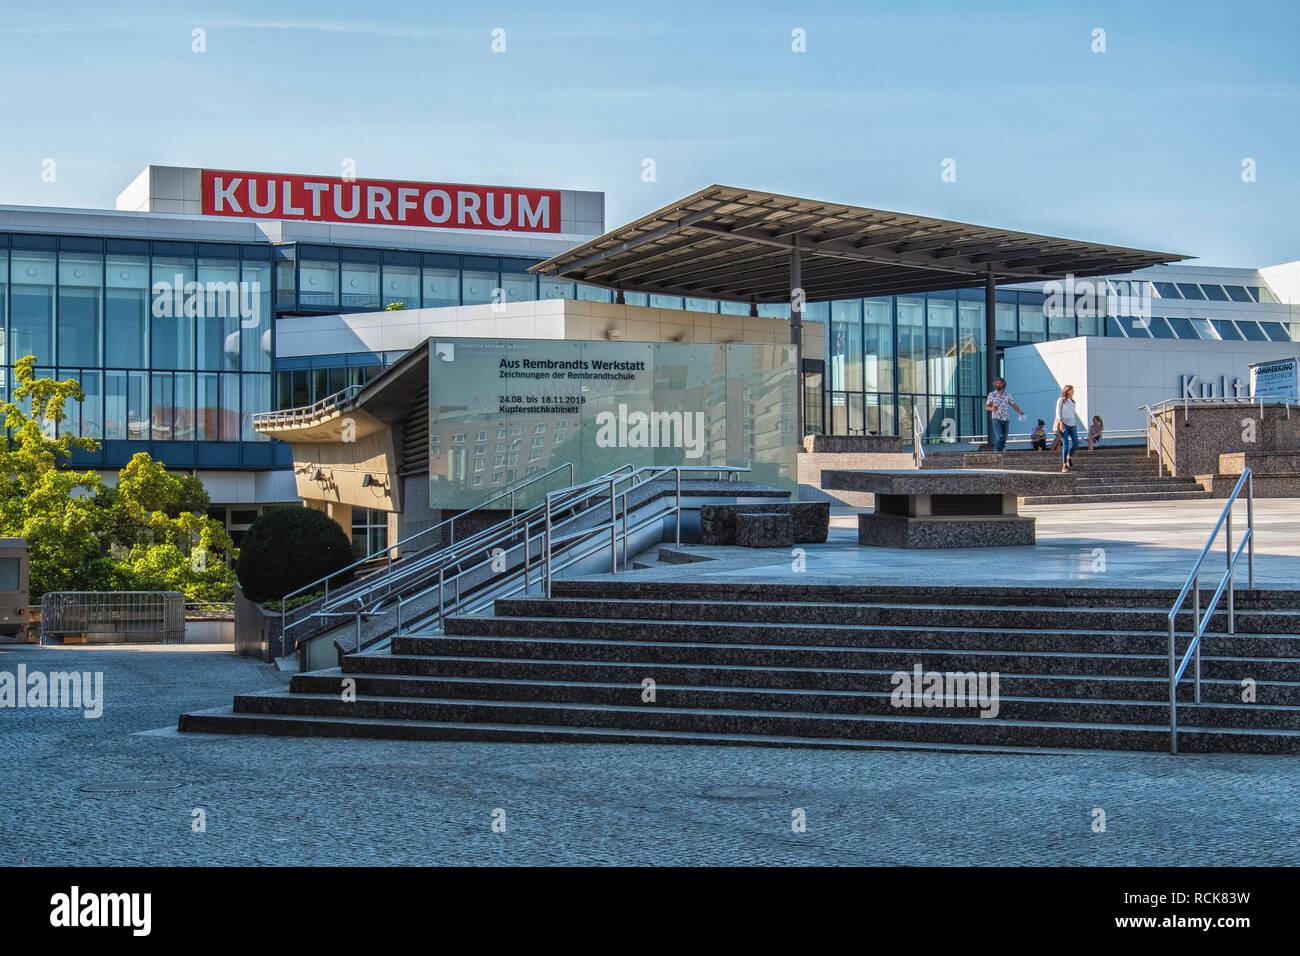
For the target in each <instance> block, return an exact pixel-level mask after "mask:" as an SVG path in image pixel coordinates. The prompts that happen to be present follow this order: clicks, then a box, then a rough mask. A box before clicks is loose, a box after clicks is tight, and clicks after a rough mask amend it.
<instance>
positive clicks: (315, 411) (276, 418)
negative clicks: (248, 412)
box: [253, 385, 361, 429]
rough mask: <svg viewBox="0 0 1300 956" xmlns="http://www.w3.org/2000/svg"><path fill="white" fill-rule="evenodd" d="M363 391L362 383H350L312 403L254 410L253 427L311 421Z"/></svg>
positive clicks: (346, 402)
mask: <svg viewBox="0 0 1300 956" xmlns="http://www.w3.org/2000/svg"><path fill="white" fill-rule="evenodd" d="M360 391H361V386H360V385H349V386H347V387H346V388H341V389H339V390H338V391H337V392H334V393H333V394H331V395H326V396H325V397H324V398H321V399H317V400H316V401H315V402H312V404H310V405H299V406H297V407H295V408H281V409H278V410H276V411H273V412H254V413H253V428H254V429H256V428H257V427H258V426H259V425H270V424H272V423H275V424H281V423H285V424H291V423H293V422H298V421H311V420H312V419H314V418H316V417H318V416H319V415H321V414H323V413H324V412H325V411H327V410H331V409H335V408H342V407H343V406H344V405H346V404H348V403H349V402H350V401H351V400H352V399H353V398H354V397H356V394H357V393H358V392H360Z"/></svg>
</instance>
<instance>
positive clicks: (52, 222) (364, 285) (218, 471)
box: [0, 166, 1300, 539]
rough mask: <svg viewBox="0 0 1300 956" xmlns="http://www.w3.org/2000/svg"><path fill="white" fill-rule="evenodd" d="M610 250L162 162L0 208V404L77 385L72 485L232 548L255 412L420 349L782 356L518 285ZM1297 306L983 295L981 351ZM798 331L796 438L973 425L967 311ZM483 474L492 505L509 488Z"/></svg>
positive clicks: (418, 202)
mask: <svg viewBox="0 0 1300 956" xmlns="http://www.w3.org/2000/svg"><path fill="white" fill-rule="evenodd" d="M604 229H605V223H604V195H603V193H600V192H582V191H572V190H558V189H531V188H513V187H486V186H456V185H447V184H430V183H399V182H391V181H371V180H354V179H335V178H331V177H304V176H283V175H280V174H265V173H238V172H225V171H210V170H199V169H186V168H179V167H160V166H151V167H148V168H147V169H146V170H145V171H144V172H142V173H141V175H140V176H139V177H138V178H137V179H136V180H135V181H134V182H133V183H131V184H130V185H129V186H128V187H127V189H126V190H124V192H123V193H122V195H121V196H119V197H118V202H117V208H116V209H115V210H77V209H54V208H33V207H21V206H4V207H0V323H2V325H3V334H2V335H0V397H4V398H7V397H8V395H9V390H10V388H11V386H12V368H13V365H14V362H15V361H17V360H18V359H19V358H21V357H23V356H25V355H33V356H35V357H36V363H37V368H38V370H39V372H38V374H40V375H43V376H57V377H59V378H66V377H75V378H77V379H79V380H80V381H81V383H82V386H83V388H84V389H85V393H86V399H85V401H84V402H81V403H79V404H78V406H77V407H75V408H72V409H69V418H68V422H67V427H68V428H69V429H70V430H72V431H74V432H76V433H77V434H80V435H83V436H86V437H90V438H94V439H96V440H97V441H99V442H100V443H101V448H100V450H99V451H98V452H95V453H84V454H81V453H79V455H78V459H77V462H76V464H78V465H79V466H82V467H91V468H100V469H104V470H105V471H106V472H107V473H111V472H112V471H114V470H115V469H116V468H118V467H120V466H121V465H122V464H124V463H125V462H126V461H128V460H129V459H130V457H131V455H132V454H134V453H135V452H137V451H148V452H149V453H150V454H152V455H153V456H154V457H156V458H157V459H159V460H161V461H163V462H164V463H166V464H167V465H168V466H169V467H172V468H177V469H185V470H189V471H193V472H195V473H197V474H199V475H200V476H201V477H202V478H203V480H204V482H205V485H206V486H207V487H208V489H209V491H210V493H211V495H212V499H213V506H214V510H213V514H214V517H218V518H221V519H222V520H224V521H225V522H226V523H227V526H228V527H229V528H230V529H231V530H232V532H233V533H234V534H235V535H236V537H237V536H238V534H239V532H240V531H241V530H242V529H243V528H245V527H247V525H248V523H250V522H251V521H252V519H253V518H254V517H255V516H256V514H257V511H258V510H259V509H260V508H262V507H264V506H266V505H269V504H276V503H296V502H297V501H298V500H299V497H298V495H297V493H296V491H295V486H294V480H293V475H292V472H291V465H292V456H291V455H290V452H289V449H288V447H287V446H286V445H285V444H284V443H282V442H279V441H275V440H272V439H270V438H268V437H267V436H266V435H264V434H261V433H259V432H258V431H257V430H256V429H255V428H254V427H253V416H254V415H255V414H258V413H262V412H267V411H272V410H275V409H283V408H290V407H298V406H304V405H309V404H311V403H313V402H316V401H319V400H321V399H323V398H325V397H326V396H329V395H332V394H335V393H337V392H339V391H340V390H342V389H345V388H347V387H349V386H354V385H362V384H364V383H365V382H367V381H370V380H371V379H373V378H374V377H375V376H376V375H377V374H378V373H379V372H380V371H382V370H383V369H384V368H385V367H387V366H390V365H392V364H393V363H394V362H395V361H397V360H398V359H399V358H400V357H401V356H403V355H405V354H406V353H407V352H408V351H409V350H410V349H412V348H414V347H416V346H417V345H418V344H420V343H422V342H424V341H426V340H427V339H428V338H429V337H430V336H437V335H458V336H478V337H499V336H513V337H519V338H567V339H589V340H598V341H599V340H605V341H615V340H618V339H620V338H622V339H623V340H625V341H629V342H632V341H648V342H702V341H709V342H742V341H745V342H753V341H758V342H779V341H781V340H782V333H781V331H780V327H781V325H783V324H784V321H783V320H786V319H788V317H789V309H788V307H787V306H782V305H772V304H758V305H751V304H750V303H745V302H729V301H718V300H714V299H696V298H690V297H686V296H677V295H653V294H646V293H631V292H629V293H627V294H626V295H625V296H624V297H623V301H622V302H616V301H615V294H614V293H613V292H611V291H610V290H608V289H604V288H597V287H595V286H585V285H583V284H581V283H574V282H567V281H554V280H552V279H550V278H548V277H545V276H538V275H536V274H533V273H531V272H530V271H529V269H530V267H532V266H534V265H536V264H537V263H539V262H541V261H543V260H545V259H547V258H548V257H550V256H553V255H556V254H557V253H559V252H562V251H564V250H566V249H569V248H572V247H574V246H575V245H578V244H580V243H582V242H584V241H586V240H589V239H591V238H593V237H596V236H599V235H601V234H602V233H603V232H604ZM1103 287H1104V289H1103ZM1089 296H1091V300H1089ZM214 302H215V303H216V304H215V305H214ZM1297 303H1300V269H1298V268H1297V266H1296V264H1294V263H1293V264H1288V265H1284V266H1275V267H1271V268H1264V269H1258V270H1252V269H1209V268H1204V267H1196V266H1187V265H1181V264H1180V265H1169V266H1161V267H1157V268H1153V269H1147V270H1143V271H1141V272H1138V273H1134V274H1133V275H1131V276H1124V277H1119V278H1117V279H1116V280H1114V281H1111V282H1106V281H1105V280H1102V281H1101V282H1098V283H1094V284H1093V286H1092V288H1091V291H1090V292H1083V293H1081V292H1080V289H1064V290H1062V289H1054V288H1050V287H1049V286H1048V285H1044V284H1041V283H1039V284H1035V285H1023V286H1015V287H1002V288H999V289H998V290H997V294H996V308H997V314H996V329H997V340H996V342H995V343H993V344H994V347H995V348H997V349H998V350H999V351H1000V352H1001V351H1002V350H1005V349H1007V348H1013V347H1016V346H1020V345H1025V344H1034V343H1043V342H1053V341H1058V340H1066V339H1072V338H1075V337H1078V336H1098V337H1103V338H1107V339H1115V340H1132V339H1144V340H1147V341H1152V340H1160V339H1168V340H1188V341H1191V340H1195V341H1197V342H1201V343H1204V344H1205V346H1206V347H1207V348H1212V347H1214V343H1224V344H1233V345H1235V346H1244V345H1248V344H1249V343H1260V344H1261V345H1263V344H1267V343H1287V342H1291V341H1295V340H1297V339H1300V313H1298V312H1297V309H1298V308H1300V306H1297ZM804 319H805V323H806V325H805V328H806V329H808V330H816V332H815V334H814V335H813V336H812V339H811V340H810V343H809V346H808V347H807V348H805V350H804V374H805V376H806V375H807V374H808V373H809V371H811V372H812V373H814V378H813V379H812V381H814V382H816V381H818V379H817V378H816V377H815V374H816V373H820V374H821V378H820V386H819V387H818V388H816V390H815V392H814V393H813V394H812V395H811V397H809V398H808V399H807V400H806V402H805V418H806V430H807V431H809V432H819V431H824V432H828V433H834V434H863V433H880V434H897V433H899V432H904V433H906V432H909V431H910V424H909V423H910V422H911V421H912V419H913V409H919V410H920V411H921V412H922V419H923V420H924V421H927V422H929V427H930V429H931V433H932V437H935V438H938V437H939V436H940V432H941V430H942V428H943V427H944V424H943V423H944V422H945V421H949V420H950V421H952V422H954V423H955V426H956V430H957V432H958V433H959V434H960V435H976V434H978V433H979V432H980V431H981V430H982V428H983V410H982V406H983V398H984V395H985V394H986V392H987V389H988V383H987V382H986V381H985V377H986V373H985V371H984V369H985V354H986V349H987V347H988V343H986V342H985V333H984V329H985V322H984V298H983V293H982V291H981V290H957V291H946V292H928V293H920V294H916V295H895V296H889V297H878V298H863V299H850V300H842V301H828V302H811V303H808V305H807V306H806V311H805V313H804ZM1238 350H1239V349H1238ZM1276 351H1277V350H1276V349H1270V350H1269V352H1270V355H1271V354H1273V353H1274V352H1276ZM807 381H808V379H807V378H805V382H807ZM1170 397H1172V395H1171V396H1170ZM486 457H487V458H488V460H490V461H492V462H495V461H496V460H498V456H497V454H495V453H494V454H492V455H490V456H486ZM469 460H470V461H471V462H472V461H473V456H471V458H470V459H469ZM505 461H506V462H509V461H510V459H509V457H508V456H507V457H506V458H505ZM493 467H495V466H493ZM525 467H526V466H525ZM485 468H487V466H486V465H485ZM487 471H488V477H487V478H486V480H485V485H486V486H488V487H494V486H495V485H494V484H493V482H492V470H491V468H487ZM498 471H499V472H500V475H499V477H500V482H497V484H500V483H501V482H508V481H509V480H511V479H510V475H511V473H512V472H513V473H514V475H515V476H516V477H517V476H518V475H519V473H520V470H519V469H518V468H517V467H515V468H512V467H503V468H501V469H498ZM353 523H354V526H355V529H356V531H357V534H358V535H359V536H360V537H361V538H362V539H368V538H378V537H379V536H380V535H381V531H380V529H381V527H382V526H383V520H382V516H374V515H369V514H366V513H365V509H357V510H356V511H355V512H354V516H353Z"/></svg>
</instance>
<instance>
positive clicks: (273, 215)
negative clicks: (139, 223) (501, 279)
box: [201, 169, 560, 232]
mask: <svg viewBox="0 0 1300 956" xmlns="http://www.w3.org/2000/svg"><path fill="white" fill-rule="evenodd" d="M201 175H202V193H203V215H205V216H236V217H240V218H252V219H307V220H315V221H318V222H351V223H364V224H365V225H370V226H420V227H425V228H433V229H493V230H500V231H503V232H559V231H560V191H559V190H558V189H520V188H517V187H514V186H460V185H448V184H445V183H412V182H402V181H397V180H388V179H338V178H336V177H333V176H296V175H290V174H285V173H241V172H230V171H228V170H213V169H205V170H202V173H201Z"/></svg>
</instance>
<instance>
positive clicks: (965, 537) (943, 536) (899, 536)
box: [858, 514, 1036, 548]
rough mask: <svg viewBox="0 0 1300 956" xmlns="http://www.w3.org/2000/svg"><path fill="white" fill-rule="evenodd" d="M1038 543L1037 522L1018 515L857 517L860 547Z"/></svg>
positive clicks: (960, 546)
mask: <svg viewBox="0 0 1300 956" xmlns="http://www.w3.org/2000/svg"><path fill="white" fill-rule="evenodd" d="M1035 540H1036V539H1035V534H1034V519H1033V518H1027V517H1022V516H1018V515H997V516H979V517H956V518H912V517H907V516H904V515H888V514H861V515H858V544H861V545H870V546H873V547H877V548H1005V547H1012V546H1018V545H1031V544H1034V543H1035Z"/></svg>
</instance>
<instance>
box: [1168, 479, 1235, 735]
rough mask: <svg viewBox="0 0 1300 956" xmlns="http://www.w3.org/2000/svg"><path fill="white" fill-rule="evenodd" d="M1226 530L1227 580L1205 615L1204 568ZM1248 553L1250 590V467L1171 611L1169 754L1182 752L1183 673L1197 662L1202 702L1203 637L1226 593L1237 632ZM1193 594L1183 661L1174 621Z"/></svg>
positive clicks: (1198, 693) (1232, 625)
mask: <svg viewBox="0 0 1300 956" xmlns="http://www.w3.org/2000/svg"><path fill="white" fill-rule="evenodd" d="M1243 487H1244V488H1245V489H1246V533H1245V534H1243V535H1242V537H1241V544H1240V545H1238V546H1237V550H1236V551H1233V550H1232V506H1233V505H1234V504H1236V501H1237V498H1238V497H1239V496H1240V495H1241V489H1242V488H1243ZM1224 527H1226V540H1225V544H1226V547H1225V549H1224V555H1225V557H1226V558H1227V568H1226V570H1225V571H1224V572H1223V577H1222V578H1221V579H1220V581H1219V586H1218V587H1217V588H1216V589H1215V591H1214V597H1212V598H1211V599H1210V603H1209V606H1208V607H1206V609H1205V612H1204V614H1202V612H1201V565H1202V564H1204V563H1205V559H1206V557H1207V556H1208V555H1209V553H1210V549H1211V548H1212V547H1214V540H1215V538H1217V537H1218V535H1219V529H1220V528H1224ZM1243 549H1246V550H1247V554H1248V557H1247V561H1246V565H1247V571H1248V585H1247V586H1248V587H1251V588H1253V587H1254V586H1255V480H1254V478H1253V476H1252V475H1251V470H1250V469H1249V468H1246V469H1245V470H1244V471H1242V473H1241V477H1240V478H1239V479H1237V484H1236V486H1235V487H1234V488H1233V489H1232V493H1231V494H1230V495H1228V501H1227V504H1225V505H1224V507H1223V513H1222V514H1220V515H1219V520H1218V521H1217V522H1215V524H1214V530H1213V531H1211V532H1210V538H1209V540H1208V541H1206V542H1205V547H1204V548H1202V549H1201V554H1200V557H1198V558H1197V559H1196V564H1194V565H1193V566H1192V571H1191V573H1190V574H1189V575H1188V576H1187V581H1186V582H1185V583H1184V584H1183V589H1182V590H1181V591H1179V592H1178V597H1177V599H1176V600H1175V601H1174V606H1173V607H1171V608H1170V609H1169V615H1168V623H1169V752H1170V753H1172V754H1176V753H1178V682H1179V681H1181V680H1182V679H1183V674H1185V673H1186V672H1187V667H1188V664H1189V663H1191V662H1192V661H1193V660H1195V662H1196V670H1195V685H1196V696H1195V700H1196V703H1198V704H1199V703H1200V702H1201V637H1202V636H1203V635H1204V634H1205V628H1206V627H1207V626H1208V625H1209V623H1210V618H1211V616H1212V615H1213V614H1214V609H1215V608H1216V607H1218V606H1219V598H1221V597H1222V596H1223V593H1224V591H1225V590H1226V591H1227V593H1228V633H1229V634H1235V633H1236V605H1235V602H1234V601H1233V576H1234V572H1235V571H1236V570H1237V561H1238V560H1239V559H1240V558H1241V553H1242V550H1243ZM1188 591H1191V592H1192V640H1191V643H1190V644H1188V646H1187V651H1186V652H1185V653H1184V654H1183V657H1182V660H1181V661H1178V660H1177V650H1176V648H1175V646H1174V619H1175V618H1176V617H1177V616H1178V612H1179V611H1180V610H1181V609H1182V606H1183V602H1184V601H1186V600H1187V592H1188Z"/></svg>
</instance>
